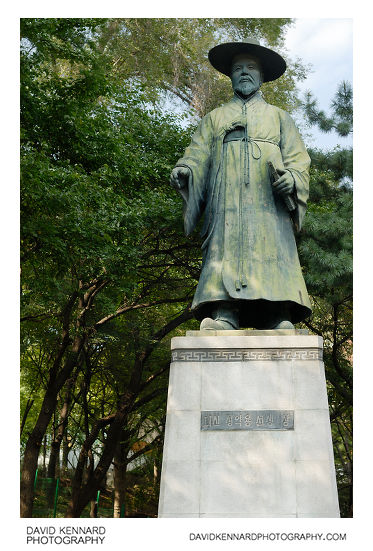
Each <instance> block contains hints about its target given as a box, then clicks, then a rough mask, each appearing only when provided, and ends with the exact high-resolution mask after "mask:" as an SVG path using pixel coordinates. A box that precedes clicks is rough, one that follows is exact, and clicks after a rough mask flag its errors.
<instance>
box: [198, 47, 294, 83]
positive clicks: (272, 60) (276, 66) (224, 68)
mask: <svg viewBox="0 0 373 551" xmlns="http://www.w3.org/2000/svg"><path fill="white" fill-rule="evenodd" d="M244 53H248V54H252V55H253V56H255V57H256V58H258V59H259V61H260V63H261V65H262V70H263V82H269V81H271V80H276V79H277V78H279V77H280V76H281V75H283V74H284V72H285V71H286V62H285V60H284V58H283V57H282V56H280V54H278V53H276V52H274V51H273V50H270V49H269V48H266V47H265V46H260V45H259V44H250V43H248V42H226V43H225V44H219V45H218V46H215V47H214V48H212V49H211V50H210V51H209V54H208V58H209V61H210V63H211V65H212V66H213V67H214V68H215V69H216V70H217V71H219V72H220V73H223V74H224V75H227V76H228V77H230V76H231V66H232V61H233V58H234V57H235V56H236V55H238V54H244Z"/></svg>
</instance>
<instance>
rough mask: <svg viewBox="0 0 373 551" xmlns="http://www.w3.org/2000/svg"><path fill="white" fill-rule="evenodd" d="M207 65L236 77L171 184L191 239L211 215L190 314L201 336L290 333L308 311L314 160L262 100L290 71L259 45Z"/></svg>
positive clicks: (219, 52)
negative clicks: (250, 330) (306, 246)
mask: <svg viewBox="0 0 373 551" xmlns="http://www.w3.org/2000/svg"><path fill="white" fill-rule="evenodd" d="M209 60H210V62H211V64H212V65H213V67H215V69H217V70H218V71H220V72H221V73H223V74H225V75H227V76H229V77H230V78H231V81H232V86H233V90H234V96H233V98H232V99H231V100H230V101H229V102H228V103H226V104H225V105H223V106H221V107H218V108H217V109H214V110H213V111H211V112H210V113H208V114H207V115H206V116H205V117H203V119H202V120H201V122H200V124H199V126H198V128H197V130H196V132H195V134H194V136H193V138H192V141H191V144H190V145H189V146H188V147H187V149H186V151H185V154H184V156H183V157H182V158H181V159H180V160H179V161H178V162H177V164H176V167H175V168H174V169H173V171H172V173H171V179H170V182H171V184H172V185H173V186H174V187H175V188H176V189H177V190H178V191H179V192H180V194H181V195H182V197H183V200H184V226H185V233H186V235H189V234H190V233H191V231H192V230H193V229H194V228H195V226H196V224H197V222H198V221H199V219H200V218H201V216H202V215H204V221H203V225H202V231H201V237H202V239H203V243H202V251H203V257H202V270H201V276H200V279H199V282H198V286H197V289H196V292H195V296H194V300H193V304H192V310H193V311H194V315H195V317H196V318H197V319H199V320H201V325H200V327H201V329H215V330H221V329H229V330H232V329H238V328H239V327H255V328H258V329H284V328H285V329H292V328H294V325H293V324H294V323H297V322H300V321H302V320H303V319H305V318H306V317H308V316H309V315H310V313H311V305H310V301H309V297H308V293H307V289H306V286H305V283H304V279H303V276H302V272H301V267H300V264H299V258H298V253H297V248H296V243H295V238H294V228H295V229H297V230H300V228H301V224H302V220H303V217H304V213H305V210H306V203H307V199H308V183H309V165H310V158H309V156H308V154H307V151H306V149H305V146H304V144H303V142H302V139H301V137H300V135H299V132H298V130H297V129H296V127H295V124H294V122H293V120H292V119H291V117H290V116H289V115H288V114H287V113H286V112H285V111H283V110H282V109H280V108H278V107H275V106H273V105H270V104H267V103H266V102H265V101H264V99H263V97H262V94H261V92H260V87H261V85H262V83H263V82H267V81H271V80H275V79H277V78H279V77H280V76H281V75H282V74H283V73H284V71H285V70H286V63H285V61H284V59H283V58H282V57H281V56H280V55H279V54H277V53H276V52H274V51H273V50H270V49H269V48H265V47H263V46H261V45H260V44H259V42H257V41H256V40H254V39H249V40H247V41H245V42H234V43H225V44H220V45H218V46H216V47H215V48H212V50H210V52H209ZM268 161H270V162H271V163H272V164H273V166H274V168H275V169H276V170H277V175H276V177H275V179H274V180H273V178H271V172H270V170H269V165H268ZM289 199H291V201H290V203H289ZM291 203H293V204H292V206H291V207H290V206H289V205H291ZM290 208H291V209H292V210H290Z"/></svg>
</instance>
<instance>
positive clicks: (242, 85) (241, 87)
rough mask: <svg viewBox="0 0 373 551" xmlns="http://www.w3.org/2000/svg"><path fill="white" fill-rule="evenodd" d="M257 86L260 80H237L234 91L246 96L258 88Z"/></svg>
mask: <svg viewBox="0 0 373 551" xmlns="http://www.w3.org/2000/svg"><path fill="white" fill-rule="evenodd" d="M259 88H260V82H259V81H258V80H253V79H249V80H246V81H244V82H238V83H237V84H236V86H235V88H234V91H235V92H236V93H237V94H239V95H240V96H242V97H244V98H247V97H249V96H251V95H252V94H254V93H255V92H256V91H257V90H259Z"/></svg>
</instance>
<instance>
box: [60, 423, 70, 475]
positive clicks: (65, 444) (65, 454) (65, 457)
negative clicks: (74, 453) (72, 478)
mask: <svg viewBox="0 0 373 551" xmlns="http://www.w3.org/2000/svg"><path fill="white" fill-rule="evenodd" d="M69 451H70V449H69V441H68V439H67V434H66V432H65V433H64V435H63V439H62V470H61V474H62V476H67V471H68V469H69Z"/></svg>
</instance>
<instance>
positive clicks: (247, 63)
mask: <svg viewBox="0 0 373 551" xmlns="http://www.w3.org/2000/svg"><path fill="white" fill-rule="evenodd" d="M231 80H232V86H233V90H234V91H235V92H238V93H239V94H241V96H243V97H248V96H250V95H251V94H252V93H253V92H256V90H259V88H260V87H261V85H262V82H263V80H262V72H261V67H260V64H259V61H258V60H257V59H256V58H255V57H253V56H251V55H249V54H239V55H238V56H236V57H235V58H234V59H233V62H232V69H231Z"/></svg>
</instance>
